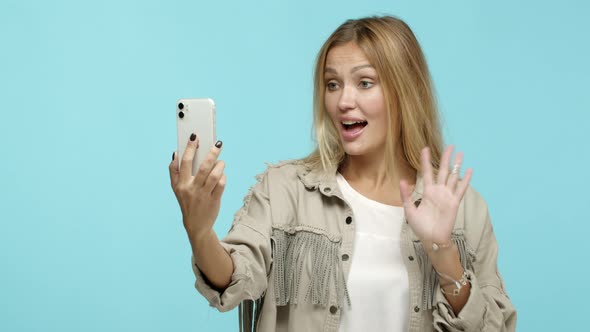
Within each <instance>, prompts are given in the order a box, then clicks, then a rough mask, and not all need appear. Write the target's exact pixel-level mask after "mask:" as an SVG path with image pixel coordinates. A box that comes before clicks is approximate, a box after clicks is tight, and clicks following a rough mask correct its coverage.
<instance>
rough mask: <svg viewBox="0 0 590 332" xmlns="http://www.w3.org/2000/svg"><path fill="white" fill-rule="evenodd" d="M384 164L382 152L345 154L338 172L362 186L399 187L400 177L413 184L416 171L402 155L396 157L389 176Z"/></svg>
mask: <svg viewBox="0 0 590 332" xmlns="http://www.w3.org/2000/svg"><path fill="white" fill-rule="evenodd" d="M398 151H399V150H398ZM386 165H387V163H386V159H385V153H384V152H379V153H373V154H365V155H358V156H352V155H347V156H346V158H345V160H344V162H343V163H342V164H341V166H340V168H339V172H340V174H342V176H344V178H345V179H347V180H348V181H349V182H354V183H358V184H362V186H363V187H370V188H382V187H390V188H391V187H393V188H397V189H399V181H400V180H401V179H406V181H407V182H408V183H409V184H410V185H413V184H415V180H416V172H415V170H414V169H413V168H412V167H410V165H409V164H408V163H407V161H406V160H405V159H404V158H403V157H401V158H400V157H399V156H398V157H397V158H396V162H395V163H394V169H393V171H392V172H390V176H389V177H388V176H387V172H386V167H387V166H386Z"/></svg>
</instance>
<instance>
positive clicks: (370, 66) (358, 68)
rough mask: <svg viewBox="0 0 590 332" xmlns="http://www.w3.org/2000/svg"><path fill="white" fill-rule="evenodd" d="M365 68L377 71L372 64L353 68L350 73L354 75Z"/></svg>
mask: <svg viewBox="0 0 590 332" xmlns="http://www.w3.org/2000/svg"><path fill="white" fill-rule="evenodd" d="M363 68H373V69H375V68H374V67H373V66H372V65H370V64H366V65H360V66H356V67H353V68H352V69H351V70H350V72H351V73H354V72H355V71H357V70H360V69H363Z"/></svg>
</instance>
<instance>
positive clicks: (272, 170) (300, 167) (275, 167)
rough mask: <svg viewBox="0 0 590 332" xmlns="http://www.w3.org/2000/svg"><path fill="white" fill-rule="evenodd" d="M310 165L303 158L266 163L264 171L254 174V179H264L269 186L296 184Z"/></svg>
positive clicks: (300, 180) (307, 171)
mask: <svg viewBox="0 0 590 332" xmlns="http://www.w3.org/2000/svg"><path fill="white" fill-rule="evenodd" d="M309 171H310V167H309V165H308V164H307V163H306V162H305V161H304V160H303V159H289V160H282V161H279V162H276V163H269V162H267V163H266V169H265V171H264V172H262V173H260V174H258V175H257V176H256V180H257V181H259V182H261V181H266V182H268V185H271V186H275V187H276V186H297V185H299V184H300V183H301V182H302V178H303V177H305V175H306V174H307V173H309Z"/></svg>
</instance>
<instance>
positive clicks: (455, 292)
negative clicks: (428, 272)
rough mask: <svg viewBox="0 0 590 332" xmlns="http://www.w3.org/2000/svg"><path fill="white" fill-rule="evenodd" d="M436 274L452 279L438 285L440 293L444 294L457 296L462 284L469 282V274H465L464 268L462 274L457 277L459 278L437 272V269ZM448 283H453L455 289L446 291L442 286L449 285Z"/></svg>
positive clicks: (465, 284)
mask: <svg viewBox="0 0 590 332" xmlns="http://www.w3.org/2000/svg"><path fill="white" fill-rule="evenodd" d="M436 274H438V275H439V276H441V277H443V278H446V279H448V280H450V281H452V282H451V283H448V284H445V285H442V284H441V285H440V291H441V293H443V294H445V295H452V296H458V295H459V294H460V293H461V288H463V287H464V286H467V283H470V284H471V280H470V279H469V275H468V274H467V271H465V270H463V275H462V276H461V279H459V280H455V279H453V278H451V277H450V276H448V275H446V274H444V273H439V272H438V271H436ZM449 285H455V289H453V291H452V293H447V292H446V291H445V290H444V288H443V287H444V286H449Z"/></svg>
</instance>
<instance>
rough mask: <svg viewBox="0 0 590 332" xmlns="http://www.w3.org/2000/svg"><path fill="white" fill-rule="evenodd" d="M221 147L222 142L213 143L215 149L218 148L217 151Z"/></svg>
mask: <svg viewBox="0 0 590 332" xmlns="http://www.w3.org/2000/svg"><path fill="white" fill-rule="evenodd" d="M222 145H223V142H222V141H217V142H215V147H216V148H218V149H221V146H222Z"/></svg>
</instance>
